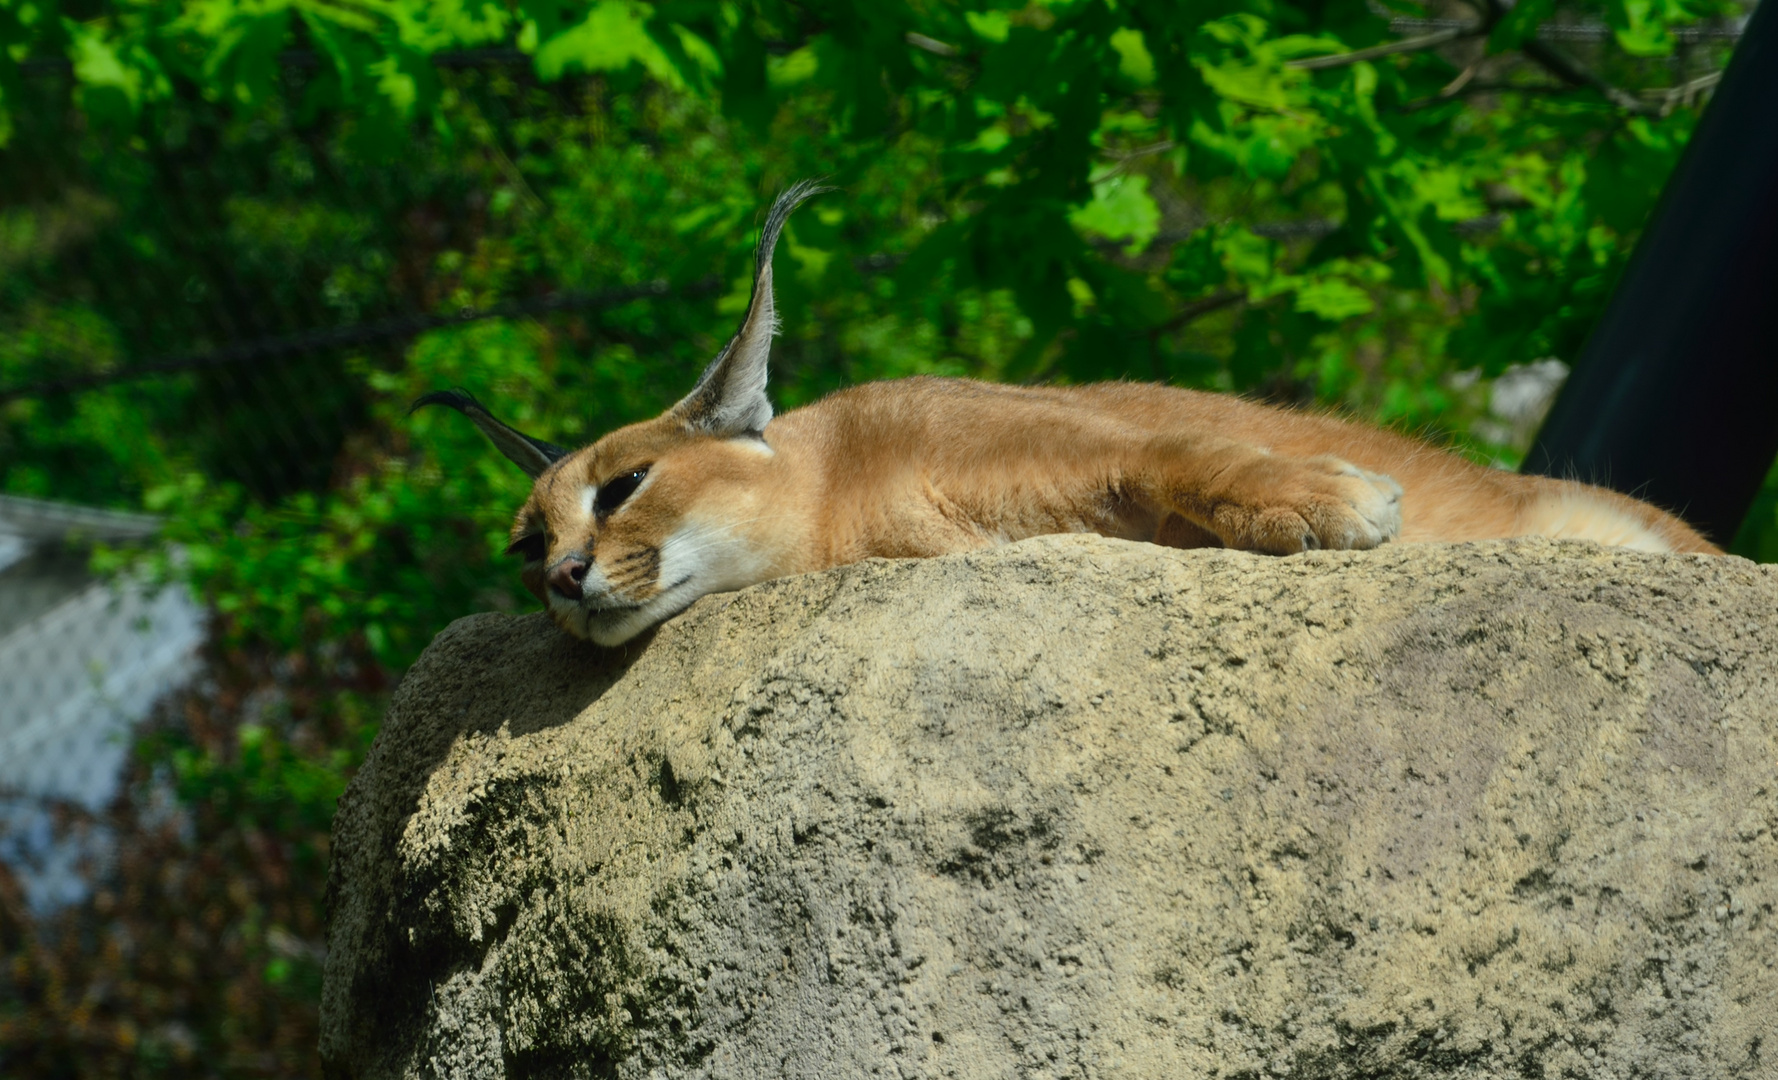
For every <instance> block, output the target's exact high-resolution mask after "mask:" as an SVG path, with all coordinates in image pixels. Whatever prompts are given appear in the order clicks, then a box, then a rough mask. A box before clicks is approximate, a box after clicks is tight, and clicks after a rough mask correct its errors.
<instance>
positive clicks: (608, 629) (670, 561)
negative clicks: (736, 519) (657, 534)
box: [551, 521, 772, 645]
mask: <svg viewBox="0 0 1778 1080" xmlns="http://www.w3.org/2000/svg"><path fill="white" fill-rule="evenodd" d="M594 575H597V577H596V578H595V576H594ZM771 576H772V575H771V571H770V564H769V562H768V561H767V559H766V558H765V557H764V556H763V555H762V554H760V553H759V552H757V551H755V550H754V549H753V547H752V546H751V545H750V544H749V543H748V542H747V540H746V539H745V538H744V537H742V536H740V535H739V534H737V533H736V531H735V530H733V529H731V528H728V527H726V526H723V525H707V524H702V523H699V522H694V521H686V522H685V523H683V524H681V525H680V526H679V528H678V529H677V530H676V531H675V532H674V533H673V535H672V536H669V537H668V538H667V540H666V542H665V543H663V544H661V569H660V576H659V578H658V580H659V581H660V582H661V583H662V585H663V586H664V587H663V588H662V589H661V591H660V592H658V593H656V594H655V595H654V596H653V597H651V598H650V599H649V600H648V601H646V602H645V603H643V604H642V605H641V606H640V607H633V608H622V609H619V610H616V611H610V610H606V611H601V610H599V609H597V608H591V607H587V606H584V605H581V604H571V603H569V602H568V601H566V600H562V601H552V603H551V607H552V608H554V609H555V614H556V616H557V618H556V622H557V623H558V624H560V625H562V626H564V627H566V628H567V629H568V630H569V632H570V633H573V634H574V635H575V636H577V637H583V638H588V639H590V640H592V641H594V642H596V643H598V644H600V645H622V644H623V643H624V642H626V641H628V640H630V639H631V638H633V637H635V636H636V635H637V634H640V633H641V632H642V631H644V630H647V629H648V628H649V627H651V626H655V625H657V624H659V623H662V622H665V621H666V620H668V619H670V618H672V617H673V616H675V615H677V614H679V613H680V612H681V611H684V610H685V609H686V608H688V607H690V606H691V605H692V603H693V602H694V601H696V600H697V599H698V598H699V597H701V596H706V595H708V594H710V593H714V592H729V591H731V590H734V589H744V588H746V587H747V586H749V585H753V584H757V583H758V582H761V581H764V580H765V579H766V578H768V577H771ZM585 585H592V586H593V587H594V589H596V590H597V592H598V593H600V594H604V593H606V590H607V586H606V583H605V581H604V575H602V574H597V570H596V569H595V570H594V571H593V572H592V573H589V575H588V579H587V581H586V582H585V583H583V587H585Z"/></svg>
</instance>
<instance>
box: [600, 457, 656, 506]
mask: <svg viewBox="0 0 1778 1080" xmlns="http://www.w3.org/2000/svg"><path fill="white" fill-rule="evenodd" d="M647 475H648V466H646V465H644V466H642V467H641V468H640V469H631V470H630V471H629V472H627V473H624V474H623V475H622V476H614V477H612V478H611V479H609V480H607V481H605V482H604V483H603V484H600V485H599V494H598V495H596V496H594V498H593V509H594V510H596V511H597V512H598V514H599V516H600V517H604V516H605V515H606V514H609V513H611V512H612V511H613V510H616V509H617V508H618V507H620V506H622V505H623V504H624V500H625V499H627V498H629V497H630V496H631V495H632V494H634V493H635V491H636V488H637V487H639V486H640V485H641V483H642V478H643V477H645V476H647Z"/></svg>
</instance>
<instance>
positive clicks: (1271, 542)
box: [1129, 441, 1401, 555]
mask: <svg viewBox="0 0 1778 1080" xmlns="http://www.w3.org/2000/svg"><path fill="white" fill-rule="evenodd" d="M1144 456H1145V458H1146V461H1145V462H1144V463H1143V466H1142V467H1141V468H1140V469H1139V470H1138V471H1137V475H1135V476H1132V477H1130V478H1129V479H1130V480H1131V481H1133V482H1134V484H1133V486H1135V487H1136V488H1137V489H1139V490H1140V491H1141V492H1142V493H1143V495H1144V496H1145V497H1146V499H1147V500H1149V501H1150V502H1151V503H1152V505H1154V506H1155V507H1156V509H1162V510H1169V511H1171V512H1173V513H1175V514H1178V515H1179V516H1181V517H1183V518H1185V519H1186V520H1188V521H1191V522H1192V523H1194V524H1196V525H1198V526H1200V527H1202V528H1204V529H1207V530H1209V531H1210V532H1212V533H1215V534H1216V536H1217V537H1218V538H1219V539H1220V540H1221V541H1222V543H1223V546H1225V547H1232V548H1241V549H1243V550H1247V551H1264V552H1269V553H1272V554H1276V555H1289V554H1291V553H1293V552H1298V551H1310V550H1314V549H1316V548H1329V549H1332V550H1349V549H1361V548H1373V547H1376V546H1377V545H1378V544H1381V543H1383V542H1384V541H1386V540H1391V539H1393V538H1394V537H1395V536H1396V534H1398V533H1399V532H1401V485H1400V484H1398V483H1396V482H1395V481H1394V480H1393V479H1391V478H1390V477H1387V476H1383V475H1381V474H1379V473H1373V472H1366V471H1365V470H1363V469H1360V468H1359V467H1358V466H1356V465H1353V464H1351V463H1350V462H1347V461H1342V460H1340V459H1339V458H1336V457H1331V456H1326V455H1323V456H1319V457H1307V458H1301V457H1286V456H1283V455H1279V454H1271V453H1268V452H1266V451H1265V450H1262V449H1260V448H1258V447H1253V446H1246V445H1243V444H1236V443H1227V444H1223V445H1221V446H1216V447H1205V446H1203V445H1202V444H1199V445H1180V444H1177V443H1171V442H1169V441H1157V442H1156V443H1155V444H1154V445H1153V446H1152V447H1150V452H1149V453H1148V454H1145V455H1144Z"/></svg>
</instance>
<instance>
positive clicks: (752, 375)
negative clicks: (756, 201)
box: [672, 180, 833, 437]
mask: <svg viewBox="0 0 1778 1080" xmlns="http://www.w3.org/2000/svg"><path fill="white" fill-rule="evenodd" d="M832 190H833V189H832V188H829V187H824V186H822V184H821V183H820V182H819V181H816V180H804V181H801V182H799V183H796V184H792V185H791V186H790V187H788V188H786V189H785V190H784V192H783V193H782V194H780V195H779V196H778V198H777V199H776V200H775V201H774V202H773V203H772V208H771V210H770V211H769V212H767V214H766V223H765V228H763V229H761V230H760V234H759V246H758V247H757V248H755V249H754V253H753V299H752V300H751V301H750V302H749V303H748V306H747V315H746V317H745V318H743V319H742V320H741V329H740V330H739V331H737V332H736V333H735V336H734V338H733V339H731V340H730V341H729V343H728V344H727V345H726V346H724V347H723V350H722V351H721V352H720V353H718V354H716V359H714V360H712V361H710V366H709V367H706V368H705V369H704V373H703V375H701V376H699V378H698V384H697V385H696V386H694V387H693V388H692V391H691V393H689V394H687V395H686V396H685V397H684V399H682V400H681V401H680V402H679V404H677V405H675V406H673V410H672V411H673V414H674V415H675V416H677V417H678V418H679V419H680V420H681V421H682V422H684V423H685V425H686V426H687V427H689V428H692V429H693V430H696V431H704V432H708V433H710V434H712V435H720V436H725V437H732V436H737V435H748V434H757V433H758V432H760V431H762V430H764V429H765V426H766V423H767V422H768V421H770V420H771V418H772V403H771V399H769V398H768V397H766V370H767V366H768V358H769V355H770V353H771V348H772V335H773V334H776V333H777V332H778V313H777V308H776V306H775V305H774V303H773V300H772V250H773V249H774V248H775V247H777V246H778V236H779V234H780V233H782V232H783V231H784V223H785V222H786V221H788V220H789V219H790V213H791V211H793V210H795V209H796V208H797V207H799V206H801V205H802V204H803V203H805V202H807V201H808V200H809V199H812V198H814V197H815V196H816V195H819V194H821V193H822V192H824V191H832Z"/></svg>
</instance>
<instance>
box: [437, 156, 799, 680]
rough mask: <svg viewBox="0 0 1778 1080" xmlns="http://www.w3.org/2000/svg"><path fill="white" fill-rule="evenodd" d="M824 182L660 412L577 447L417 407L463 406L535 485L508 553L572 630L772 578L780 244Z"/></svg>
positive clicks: (778, 210)
mask: <svg viewBox="0 0 1778 1080" xmlns="http://www.w3.org/2000/svg"><path fill="white" fill-rule="evenodd" d="M823 190H825V189H824V188H821V187H818V186H816V185H815V184H812V183H808V182H805V183H801V184H797V185H795V186H794V187H792V188H790V189H789V190H788V191H786V192H784V194H782V195H780V196H779V197H778V199H777V201H776V202H775V203H773V204H772V209H771V212H770V213H769V214H767V215H766V223H765V228H764V229H763V230H762V231H761V233H760V239H759V248H758V250H757V253H756V256H755V266H754V277H753V300H752V303H751V304H750V305H749V306H748V309H747V315H746V317H745V318H744V319H743V320H742V322H741V329H740V331H739V332H738V333H736V334H735V336H734V339H733V340H731V341H730V342H729V343H728V345H727V346H726V347H724V348H723V350H722V351H721V352H720V353H718V354H717V356H716V359H715V360H712V361H711V362H710V366H709V367H707V368H705V369H704V374H703V375H702V376H701V377H700V378H699V379H698V383H697V386H695V387H694V388H693V389H692V391H691V393H689V394H687V395H686V396H685V398H684V399H683V400H682V401H680V402H679V403H678V404H676V405H674V406H673V407H672V408H671V409H668V410H667V411H666V412H664V413H662V414H661V415H660V416H657V417H655V418H654V419H653V420H645V421H643V422H642V423H639V424H631V425H630V426H629V427H625V428H619V429H618V430H617V431H614V432H612V433H611V434H609V435H606V436H605V437H604V438H602V439H600V440H599V441H598V442H596V443H594V444H593V445H591V446H587V447H582V448H581V449H579V450H574V451H569V450H565V449H563V448H562V447H559V446H554V445H552V444H550V443H546V442H542V441H540V440H538V439H533V438H531V437H530V436H529V435H525V434H523V433H521V432H518V431H515V430H513V429H512V428H510V427H508V426H506V425H505V424H503V423H501V422H500V421H499V420H496V419H495V418H494V417H493V416H492V415H491V414H489V412H488V411H487V410H486V409H485V408H483V407H482V405H481V403H480V402H478V401H476V400H475V399H474V398H473V397H471V396H470V395H468V394H467V393H464V392H463V391H460V390H446V391H441V392H438V393H434V394H428V395H426V396H425V397H423V398H421V399H420V400H419V401H417V402H415V403H414V405H415V408H418V407H420V406H422V405H449V406H451V407H452V408H454V409H457V410H458V411H459V412H461V413H463V414H464V415H465V416H467V417H469V419H470V420H472V421H474V423H475V425H476V427H478V428H480V429H481V430H482V432H483V433H484V434H486V435H487V436H488V438H489V439H490V440H492V441H493V443H494V445H495V446H496V447H498V448H499V450H500V452H501V453H503V454H505V455H506V456H507V458H509V459H511V461H512V462H513V463H514V464H516V465H517V466H518V467H519V468H521V469H523V470H524V471H525V472H526V473H527V474H528V475H530V476H531V477H532V478H533V479H534V483H533V484H532V487H531V497H530V498H529V499H527V500H526V501H525V505H524V506H523V507H521V508H520V509H519V512H518V516H517V518H516V519H515V520H514V521H513V525H512V545H511V547H509V548H507V552H508V553H509V554H513V555H518V556H520V557H522V558H523V559H524V561H525V565H524V570H523V571H522V572H521V575H520V576H521V577H522V579H523V580H524V583H525V587H526V588H528V589H530V590H531V592H532V593H533V594H534V595H536V597H537V598H538V599H539V600H542V601H543V603H544V606H545V607H546V608H547V609H548V610H549V613H550V617H551V618H553V619H555V621H556V622H557V624H559V625H560V626H561V627H562V629H564V630H566V631H568V632H569V633H571V634H573V635H575V636H576V637H583V638H590V639H591V640H593V641H596V642H598V643H599V644H601V645H617V644H620V643H622V642H624V641H628V640H629V639H630V638H632V637H634V636H635V635H637V634H639V633H641V632H642V631H643V630H646V629H648V628H649V627H651V626H653V625H655V624H656V623H658V622H660V621H661V620H663V619H665V618H667V617H669V616H671V615H673V614H675V613H677V612H679V611H681V610H683V609H684V608H685V607H686V606H687V605H688V604H690V603H691V602H692V601H693V600H696V599H697V598H698V597H700V596H703V595H704V594H706V593H712V592H722V591H724V590H728V589H738V588H742V587H743V586H746V585H751V584H754V583H755V582H758V581H763V580H765V578H767V577H770V576H771V569H770V559H769V557H768V556H767V554H766V553H765V552H764V551H763V550H762V548H761V546H760V544H759V543H758V541H757V540H756V539H755V536H756V530H753V529H749V528H748V526H749V525H751V524H753V523H755V522H758V521H760V520H761V519H762V517H763V516H764V515H765V514H767V513H768V511H769V507H766V506H763V505H761V501H762V495H761V493H760V491H759V490H758V485H757V483H756V481H757V480H758V478H759V477H760V475H761V473H762V472H763V471H764V470H765V469H767V468H769V467H770V464H771V460H772V457H773V451H772V448H771V446H770V445H769V444H768V443H767V442H766V439H765V435H764V432H765V426H766V423H767V422H768V421H770V420H771V418H772V405H771V402H770V401H769V400H767V398H766V367H767V363H766V362H767V358H768V356H769V354H770V351H771V343H772V335H773V334H774V333H775V332H776V331H777V316H776V314H775V312H774V310H773V304H772V249H773V247H775V246H776V244H777V242H778V234H779V233H780V232H781V231H782V230H783V228H784V221H785V219H786V218H787V217H789V216H790V212H791V211H792V210H794V209H796V208H797V206H798V205H799V204H801V203H802V202H803V201H804V200H805V199H808V198H809V197H810V196H812V195H816V194H818V193H819V192H821V191H823Z"/></svg>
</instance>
